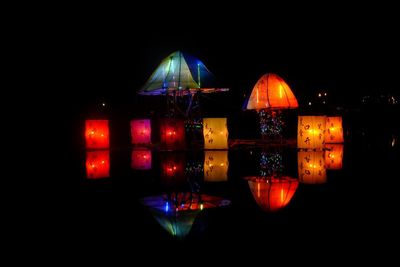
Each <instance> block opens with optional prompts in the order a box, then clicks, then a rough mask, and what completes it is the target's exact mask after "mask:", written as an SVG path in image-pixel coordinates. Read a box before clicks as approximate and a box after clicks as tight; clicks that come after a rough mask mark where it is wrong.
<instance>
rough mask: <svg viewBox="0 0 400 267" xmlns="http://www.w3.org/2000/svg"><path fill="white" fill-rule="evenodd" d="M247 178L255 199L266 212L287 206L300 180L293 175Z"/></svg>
mask: <svg viewBox="0 0 400 267" xmlns="http://www.w3.org/2000/svg"><path fill="white" fill-rule="evenodd" d="M247 179H248V183H249V187H250V190H251V193H252V194H253V197H254V200H255V201H256V202H257V204H258V206H260V207H261V208H262V209H263V210H264V211H266V212H275V211H278V210H280V209H282V208H284V207H286V206H287V205H288V204H289V202H290V200H291V199H292V198H293V195H294V193H295V192H296V190H297V187H298V185H299V182H298V180H297V179H295V178H291V177H280V178H270V179H262V178H257V177H248V178H247Z"/></svg>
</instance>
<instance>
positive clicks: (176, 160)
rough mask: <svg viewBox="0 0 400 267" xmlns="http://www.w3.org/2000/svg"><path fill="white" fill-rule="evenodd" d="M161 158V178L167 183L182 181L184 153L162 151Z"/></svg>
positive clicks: (183, 175)
mask: <svg viewBox="0 0 400 267" xmlns="http://www.w3.org/2000/svg"><path fill="white" fill-rule="evenodd" d="M160 159H161V179H162V180H163V181H164V182H165V183H166V184H168V185H174V184H179V183H184V182H185V181H186V177H185V155H184V154H182V153H170V152H167V153H164V154H161V155H160Z"/></svg>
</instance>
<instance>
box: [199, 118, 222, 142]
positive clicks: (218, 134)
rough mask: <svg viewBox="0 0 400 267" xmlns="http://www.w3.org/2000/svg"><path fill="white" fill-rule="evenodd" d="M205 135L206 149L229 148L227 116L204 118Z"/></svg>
mask: <svg viewBox="0 0 400 267" xmlns="http://www.w3.org/2000/svg"><path fill="white" fill-rule="evenodd" d="M203 135H204V148H205V149H227V148H228V127H227V121H226V118H204V119H203Z"/></svg>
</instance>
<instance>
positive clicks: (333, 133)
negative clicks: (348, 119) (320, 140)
mask: <svg viewBox="0 0 400 267" xmlns="http://www.w3.org/2000/svg"><path fill="white" fill-rule="evenodd" d="M343 142H344V140H343V123H342V117H326V130H325V143H343Z"/></svg>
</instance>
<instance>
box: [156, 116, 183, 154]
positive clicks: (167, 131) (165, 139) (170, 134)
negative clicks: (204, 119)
mask: <svg viewBox="0 0 400 267" xmlns="http://www.w3.org/2000/svg"><path fill="white" fill-rule="evenodd" d="M160 132H161V145H162V146H163V148H166V149H183V148H184V147H185V123H184V121H183V120H180V119H170V118H163V119H161V121H160Z"/></svg>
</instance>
